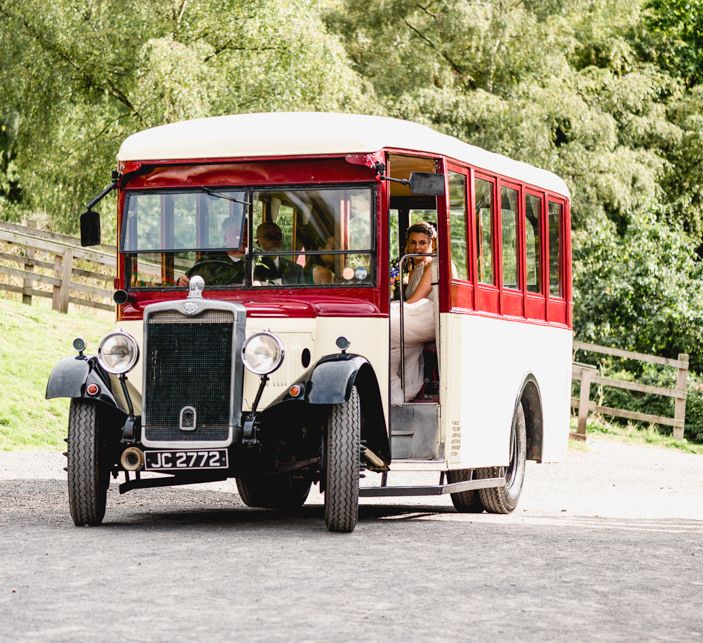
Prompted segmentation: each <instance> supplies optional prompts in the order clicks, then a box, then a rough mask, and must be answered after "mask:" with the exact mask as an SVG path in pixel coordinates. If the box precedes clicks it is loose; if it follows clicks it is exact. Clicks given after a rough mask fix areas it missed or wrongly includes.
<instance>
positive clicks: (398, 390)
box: [390, 262, 437, 404]
mask: <svg viewBox="0 0 703 643" xmlns="http://www.w3.org/2000/svg"><path fill="white" fill-rule="evenodd" d="M425 270H432V273H433V274H432V281H433V282H436V281H437V279H436V278H435V272H436V271H435V264H434V262H430V263H428V264H422V265H421V266H418V267H417V268H415V270H414V271H413V273H412V275H411V276H410V281H409V282H408V285H407V287H406V289H405V298H406V299H408V298H410V297H411V296H412V294H413V293H414V292H415V290H417V287H418V285H419V284H420V280H421V279H422V275H423V274H424V271H425ZM390 316H391V356H390V379H391V404H403V402H408V401H410V400H412V399H413V398H414V397H415V396H416V395H417V394H418V392H419V391H420V389H421V388H422V384H423V383H424V379H425V375H424V366H425V365H424V360H423V359H422V350H423V346H424V345H425V344H426V343H427V342H431V341H433V340H434V338H435V323H434V301H433V293H432V291H430V294H429V296H428V297H426V298H424V299H420V300H418V301H416V302H414V303H412V304H407V303H404V304H403V336H404V348H405V397H403V387H402V385H401V378H400V302H399V301H392V302H391V315H390Z"/></svg>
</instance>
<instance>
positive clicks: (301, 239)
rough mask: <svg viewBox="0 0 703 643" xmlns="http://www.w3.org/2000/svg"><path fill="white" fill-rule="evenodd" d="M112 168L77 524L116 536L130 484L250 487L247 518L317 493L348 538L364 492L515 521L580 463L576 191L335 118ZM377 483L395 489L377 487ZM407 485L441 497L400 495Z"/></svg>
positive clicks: (136, 140)
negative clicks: (425, 313)
mask: <svg viewBox="0 0 703 643" xmlns="http://www.w3.org/2000/svg"><path fill="white" fill-rule="evenodd" d="M117 159H118V163H117V168H116V170H115V172H113V181H112V183H111V184H110V185H109V186H108V187H107V188H106V189H105V190H104V191H103V192H102V193H101V194H100V195H98V197H96V199H94V200H93V201H92V202H91V203H90V204H89V206H88V209H87V211H86V212H85V213H84V214H83V215H82V217H81V235H82V241H83V244H84V245H90V244H95V243H97V242H98V241H99V239H100V232H99V230H100V227H99V224H100V221H99V216H98V214H97V213H96V212H95V211H93V209H92V208H93V207H94V205H95V204H96V203H97V201H98V200H99V199H100V198H102V197H103V196H105V194H107V193H108V192H110V191H112V190H115V191H116V193H117V225H118V234H117V253H118V254H117V275H116V279H115V289H116V290H115V302H116V311H117V327H116V330H115V331H114V332H113V333H110V334H108V335H107V336H106V337H105V338H104V339H103V340H102V342H101V343H100V346H99V347H98V349H97V354H95V355H91V354H86V353H85V350H86V347H85V342H84V341H83V340H82V339H80V338H77V339H76V341H75V342H74V348H75V350H76V351H77V352H78V354H77V355H76V356H73V357H68V358H66V359H63V360H62V361H60V362H59V363H58V364H57V366H56V367H55V368H54V371H53V372H52V375H51V377H50V380H49V382H48V387H47V397H67V398H70V399H71V401H70V409H69V426H68V452H67V455H68V467H67V470H68V485H69V506H70V511H71V515H72V518H73V520H74V522H75V523H76V524H77V525H86V524H88V525H98V524H100V523H101V521H102V520H103V517H104V513H105V506H106V497H107V490H108V487H109V479H110V476H111V475H112V476H113V477H118V476H124V481H123V482H122V483H121V485H120V492H125V491H129V490H132V489H138V488H144V487H158V486H167V485H178V484H189V483H196V482H206V481H214V480H224V479H226V478H230V477H232V478H235V479H236V484H237V487H238V490H239V494H240V496H241V498H242V500H243V501H244V503H246V504H247V505H249V506H255V507H269V508H287V509H291V508H295V507H300V506H301V505H302V504H303V503H304V502H305V500H306V498H307V496H308V493H309V491H310V488H311V485H312V484H319V485H320V491H321V492H323V493H324V516H325V522H326V525H327V527H328V528H329V529H330V530H332V531H341V532H349V531H352V530H353V529H354V527H355V525H356V523H357V519H358V504H359V497H360V496H371V497H376V496H384V495H388V496H390V495H393V496H399V495H440V494H451V499H452V501H453V504H454V505H455V507H456V508H457V510H459V511H465V512H470V511H473V512H477V511H484V510H486V511H488V512H494V513H507V512H510V511H512V510H513V509H514V508H515V506H516V504H517V502H518V499H519V496H520V491H521V489H522V484H523V479H524V475H525V461H526V460H527V459H530V460H536V461H539V462H543V461H556V460H559V459H560V458H561V457H562V456H563V454H564V452H565V449H566V443H567V436H568V424H569V396H570V377H571V366H570V363H571V343H572V331H571V328H572V320H571V315H572V302H571V299H572V297H571V262H570V258H571V244H570V222H569V191H568V189H567V186H566V185H565V183H564V182H563V181H562V180H561V179H560V178H559V177H557V176H555V175H554V174H552V173H550V172H547V171H545V170H541V169H538V168H536V167H533V166H531V165H528V164H526V163H523V162H518V161H515V160H512V159H510V158H506V157H505V156H501V155H499V154H495V153H491V152H488V151H485V150H483V149H480V148H478V147H474V146H472V145H468V144H466V143H463V142H461V141H459V140H457V139H455V138H452V137H450V136H446V135H443V134H440V133H438V132H436V131H433V130H432V129H430V128H428V127H425V126H423V125H419V124H416V123H411V122H407V121H402V120H397V119H392V118H385V117H376V116H361V115H347V114H327V113H271V114H246V115H236V116H222V117H214V118H206V119H200V120H193V121H187V122H181V123H175V124H171V125H164V126H161V127H156V128H153V129H149V130H146V131H143V132H139V133H136V134H134V135H132V136H130V137H129V138H127V139H126V140H125V141H124V143H123V144H122V146H121V148H120V150H119V153H118V156H117ZM418 222H428V223H430V224H431V226H432V228H433V229H434V230H436V235H426V237H427V238H428V240H429V236H434V239H433V240H432V243H431V244H427V246H426V247H423V248H422V250H421V251H418V249H417V246H413V248H409V245H407V244H406V242H407V241H409V240H410V239H406V231H407V229H408V228H409V226H411V225H413V224H416V223H418ZM421 227H422V226H421ZM423 229H425V230H427V226H425V227H424V228H423ZM409 236H410V237H412V238H413V239H415V237H413V234H411V235H409ZM418 264H423V265H424V266H425V267H427V266H431V268H432V273H431V274H432V277H431V288H430V291H429V293H428V295H427V297H425V298H423V303H424V304H426V303H427V302H426V301H425V300H429V301H431V302H432V303H431V307H432V310H431V317H430V319H431V322H430V324H429V326H430V335H431V337H430V338H429V339H427V340H426V341H424V343H423V344H422V346H420V348H419V354H420V356H419V357H417V356H416V355H417V354H418V346H415V347H414V348H415V350H414V351H413V355H414V357H413V359H414V360H418V359H419V360H422V361H421V362H414V363H413V364H412V365H410V364H408V363H407V362H408V359H409V358H408V353H409V347H408V345H407V344H408V340H407V337H406V336H405V334H406V333H405V330H403V327H402V324H403V320H404V319H405V320H406V321H407V319H408V317H407V315H408V311H409V310H410V309H411V308H412V305H411V304H410V303H408V302H406V301H405V295H404V287H405V286H404V285H403V284H404V282H405V281H406V279H407V273H408V271H409V270H410V269H412V268H416V267H417V265H418ZM394 296H395V297H398V298H399V301H398V302H396V301H392V300H393V298H394ZM393 311H395V312H396V314H395V316H394V315H393ZM394 319H395V320H396V321H395V322H393V321H392V320H394ZM398 322H399V323H400V324H401V330H400V332H398V331H397V330H396V331H394V328H392V327H391V326H392V324H393V323H398ZM432 325H433V326H434V328H431V326H432ZM394 332H395V334H394ZM394 337H397V338H398V339H397V340H396V343H397V342H400V347H398V346H397V345H396V346H395V350H396V351H397V350H399V351H400V356H401V359H400V365H399V366H398V365H397V364H394V365H393V372H391V371H390V368H391V366H390V364H391V361H390V357H389V356H390V354H391V352H392V351H393V350H394V346H393V342H394V339H393V338H394ZM410 366H412V368H415V369H417V368H421V369H422V370H421V377H422V383H421V387H420V389H419V390H413V391H408V390H407V386H406V380H407V377H406V374H407V369H408V368H409V367H410ZM398 368H399V370H396V369H398ZM393 376H395V377H398V376H399V377H400V378H401V386H402V387H403V397H402V399H401V401H400V403H397V404H391V403H390V384H389V382H390V381H391V379H392V378H393ZM364 471H367V472H375V473H377V474H379V475H377V476H368V475H367V476H366V479H365V480H364V485H363V486H361V487H360V482H359V480H360V477H363V472H364ZM395 471H405V472H408V471H417V472H420V471H426V472H434V474H432V476H433V478H434V476H435V475H436V476H437V477H438V479H437V478H434V479H433V480H432V481H431V484H414V485H395V484H394V480H393V472H395Z"/></svg>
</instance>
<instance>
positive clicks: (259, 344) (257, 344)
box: [242, 332, 285, 375]
mask: <svg viewBox="0 0 703 643" xmlns="http://www.w3.org/2000/svg"><path fill="white" fill-rule="evenodd" d="M284 354H285V353H284V350H283V343H282V342H281V340H280V339H278V337H276V336H275V335H272V334H271V333H266V332H261V333H254V334H253V335H252V336H251V337H249V338H248V339H247V340H246V341H245V342H244V346H242V360H243V361H244V366H246V367H247V368H248V369H249V370H250V371H251V372H252V373H254V374H255V375H268V374H269V373H273V372H274V371H275V370H276V369H277V368H278V367H279V366H280V365H281V363H282V362H283V355H284Z"/></svg>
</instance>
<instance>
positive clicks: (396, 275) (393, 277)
mask: <svg viewBox="0 0 703 643" xmlns="http://www.w3.org/2000/svg"><path fill="white" fill-rule="evenodd" d="M402 277H403V276H401V274H400V257H398V258H397V259H395V260H394V261H391V270H390V288H391V300H396V299H400V289H401V288H402V286H404V285H406V284H407V275H404V277H405V279H403V278H402Z"/></svg>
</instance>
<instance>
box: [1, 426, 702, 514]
mask: <svg viewBox="0 0 703 643" xmlns="http://www.w3.org/2000/svg"><path fill="white" fill-rule="evenodd" d="M64 466H65V459H64V458H63V456H62V455H61V454H59V453H55V452H45V451H41V452H35V451H26V452H21V451H20V452H0V480H13V479H38V480H52V479H58V480H64V479H65V478H66V474H65V472H64V471H63V467H64ZM436 478H437V476H436V475H435V474H431V475H430V474H405V473H403V474H398V473H396V474H391V476H390V478H389V484H410V482H418V483H419V482H421V481H427V482H432V481H436ZM367 480H368V484H378V477H377V476H376V475H374V474H369V475H368V479H367ZM190 488H191V489H194V490H197V489H202V490H211V491H222V492H231V493H236V487H235V485H234V481H232V480H228V481H226V482H222V483H213V484H207V485H194V486H192V487H190ZM315 489H316V487H313V493H312V494H311V496H310V499H309V500H308V503H313V504H314V503H320V504H321V503H322V496H321V495H320V494H317V493H315V491H314V490H315ZM7 502H10V503H11V502H12V499H8V498H6V499H4V503H7ZM378 502H379V501H378V500H374V499H368V498H367V499H362V503H364V504H378ZM382 503H383V504H384V505H389V504H398V505H413V504H418V505H423V506H428V505H437V506H445V507H446V506H450V505H451V501H450V500H449V498H448V497H438V498H432V497H430V498H426V497H425V498H401V499H393V498H384V499H382ZM66 511H68V508H66ZM108 512H109V506H108ZM108 515H109V514H108ZM547 516H553V517H559V518H560V519H563V518H566V517H569V516H574V517H576V516H588V517H603V518H636V519H652V520H659V519H666V518H681V519H691V520H700V521H703V456H701V455H694V454H688V453H683V452H681V451H677V450H674V449H666V448H662V447H654V446H647V445H635V444H631V443H623V442H617V441H614V440H611V439H608V438H604V437H601V436H595V437H593V436H589V439H588V442H587V443H586V444H585V445H578V446H575V447H572V448H570V449H569V452H568V455H567V458H566V459H565V461H564V462H561V463H558V464H536V463H534V462H528V463H527V474H526V482H525V487H524V489H523V493H522V497H521V499H520V504H519V505H518V509H517V510H516V512H515V513H514V514H513V515H512V516H510V517H509V519H510V520H529V519H530V518H540V519H541V518H544V517H547ZM481 518H482V519H484V520H491V519H498V520H499V521H501V522H505V520H506V517H505V516H500V517H495V516H490V515H488V514H484V515H483V516H481Z"/></svg>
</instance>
